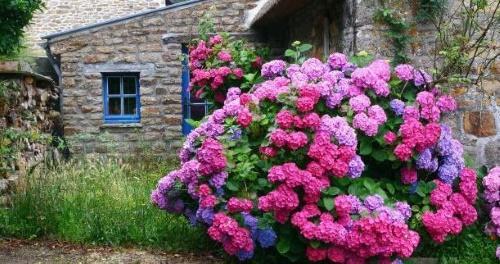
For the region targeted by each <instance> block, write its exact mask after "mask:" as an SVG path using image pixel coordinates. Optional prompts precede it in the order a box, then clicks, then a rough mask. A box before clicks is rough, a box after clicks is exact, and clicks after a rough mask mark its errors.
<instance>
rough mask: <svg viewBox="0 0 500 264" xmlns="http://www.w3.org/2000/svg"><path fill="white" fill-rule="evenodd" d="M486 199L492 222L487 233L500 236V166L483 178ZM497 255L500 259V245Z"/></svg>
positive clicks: (495, 236)
mask: <svg viewBox="0 0 500 264" xmlns="http://www.w3.org/2000/svg"><path fill="white" fill-rule="evenodd" d="M483 187H484V194H483V195H484V197H483V198H484V201H485V202H486V207H487V210H488V212H489V218H490V222H489V223H488V224H487V225H486V229H485V231H486V234H488V235H489V236H490V237H492V238H493V239H496V238H500V167H498V166H497V167H495V168H493V169H491V171H490V172H489V173H488V175H486V177H484V178H483ZM496 256H497V258H498V259H500V246H498V247H497V252H496Z"/></svg>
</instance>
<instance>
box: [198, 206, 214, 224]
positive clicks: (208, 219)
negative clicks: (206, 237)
mask: <svg viewBox="0 0 500 264" xmlns="http://www.w3.org/2000/svg"><path fill="white" fill-rule="evenodd" d="M196 217H197V218H198V220H199V221H200V222H203V223H205V224H207V225H212V222H213V220H214V210H213V208H205V209H202V208H199V209H198V210H197V211H196Z"/></svg>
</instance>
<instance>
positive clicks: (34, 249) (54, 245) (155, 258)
mask: <svg viewBox="0 0 500 264" xmlns="http://www.w3.org/2000/svg"><path fill="white" fill-rule="evenodd" d="M0 263H2V264H3V263H5V264H28V263H29V264H31V263H37V264H38V263H44V264H45V263H47V264H49V263H50V264H59V263H61V264H63V263H64V264H66V263H71V264H76V263H99V264H101V263H102V264H115V263H116V264H118V263H120V264H121V263H127V264H129V263H130V264H187V263H189V264H212V263H213V264H216V263H217V264H218V263H223V262H222V261H220V260H217V259H216V258H214V257H213V256H210V255H202V256H200V255H194V254H182V255H180V254H165V253H161V252H154V251H144V250H138V249H126V248H119V249H116V248H110V247H87V246H80V245H74V244H69V243H61V242H54V241H26V240H14V239H8V240H0Z"/></svg>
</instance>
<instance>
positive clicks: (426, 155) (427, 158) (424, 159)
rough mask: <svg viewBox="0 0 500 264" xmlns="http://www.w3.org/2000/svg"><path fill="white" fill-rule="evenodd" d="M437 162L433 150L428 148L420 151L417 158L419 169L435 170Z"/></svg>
mask: <svg viewBox="0 0 500 264" xmlns="http://www.w3.org/2000/svg"><path fill="white" fill-rule="evenodd" d="M435 163H437V159H434V158H433V156H432V151H431V149H429V148H428V149H425V150H424V151H422V152H420V155H419V156H418V159H417V169H419V170H426V171H431V172H433V171H435V169H436V165H437V164H435Z"/></svg>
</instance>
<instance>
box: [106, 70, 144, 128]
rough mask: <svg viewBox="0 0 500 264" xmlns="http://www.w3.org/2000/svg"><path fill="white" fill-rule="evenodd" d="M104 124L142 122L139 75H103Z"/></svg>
mask: <svg viewBox="0 0 500 264" xmlns="http://www.w3.org/2000/svg"><path fill="white" fill-rule="evenodd" d="M102 80H103V95H104V122H105V123H138V122H139V121H140V120H141V109H140V104H141V100H140V92H139V73H103V74H102Z"/></svg>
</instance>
